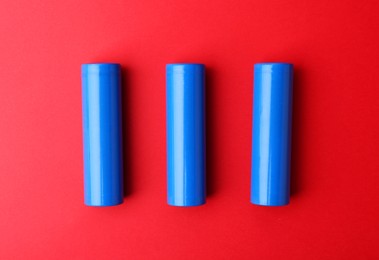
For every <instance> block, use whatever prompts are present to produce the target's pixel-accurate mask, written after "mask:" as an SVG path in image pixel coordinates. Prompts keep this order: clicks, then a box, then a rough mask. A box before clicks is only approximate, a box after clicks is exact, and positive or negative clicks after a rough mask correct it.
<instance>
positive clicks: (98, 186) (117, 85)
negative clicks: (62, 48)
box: [82, 63, 123, 206]
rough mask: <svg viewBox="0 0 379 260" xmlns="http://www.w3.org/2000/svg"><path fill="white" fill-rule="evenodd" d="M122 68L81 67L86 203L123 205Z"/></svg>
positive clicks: (88, 65)
mask: <svg viewBox="0 0 379 260" xmlns="http://www.w3.org/2000/svg"><path fill="white" fill-rule="evenodd" d="M120 74H121V73H120V65H119V64H111V63H98V64H83V65H82V109H83V146H84V203H85V204H86V205H88V206H113V205H118V204H121V203H122V202H123V160H122V129H121V128H122V127H121V80H120Z"/></svg>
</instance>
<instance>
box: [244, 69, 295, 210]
mask: <svg viewBox="0 0 379 260" xmlns="http://www.w3.org/2000/svg"><path fill="white" fill-rule="evenodd" d="M292 78H293V66H292V64H288V63H259V64H255V66H254V105H253V107H254V108H253V149H252V178H251V180H252V183H251V199H250V200H251V203H253V204H258V205H264V206H282V205H287V204H288V203H289V196H290V161H291V121H292V81H293V79H292Z"/></svg>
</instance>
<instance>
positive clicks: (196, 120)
mask: <svg viewBox="0 0 379 260" xmlns="http://www.w3.org/2000/svg"><path fill="white" fill-rule="evenodd" d="M204 74H205V67H204V65H202V64H168V65H167V66H166V113H167V114H166V116H167V190H168V198H167V200H168V204H169V205H172V206H198V205H202V204H204V203H205V197H206V192H205V100H204V98H205V87H204V85H205V83H204V80H205V75H204Z"/></svg>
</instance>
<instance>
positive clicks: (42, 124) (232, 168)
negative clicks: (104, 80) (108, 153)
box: [0, 0, 379, 259]
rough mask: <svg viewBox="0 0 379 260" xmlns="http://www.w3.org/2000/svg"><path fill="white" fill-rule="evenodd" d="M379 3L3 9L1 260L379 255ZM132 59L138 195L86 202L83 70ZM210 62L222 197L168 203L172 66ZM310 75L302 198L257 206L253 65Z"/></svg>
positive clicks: (297, 128)
mask: <svg viewBox="0 0 379 260" xmlns="http://www.w3.org/2000/svg"><path fill="white" fill-rule="evenodd" d="M378 11H379V4H378V2H377V1H376V0H370V1H369V0H367V1H342V0H338V1H330V0H327V1H326V0H317V1H303V0H290V1H289V0H282V1H271V0H253V1H251V0H238V1H236V0H234V1H231V0H230V1H219V0H210V1H204V0H202V1H201V0H194V1H190V0H182V1H177V0H161V1H153V0H150V1H122V0H119V1H105V0H97V1H90V0H81V1H74V0H66V1H48V0H41V1H36V0H33V1H30V0H14V1H2V3H1V8H0V35H1V41H0V61H1V63H0V86H1V87H0V114H1V116H0V158H1V159H0V172H1V174H0V259H375V258H376V259H378V257H379V246H378V240H379V202H378V201H379V193H378V190H379V188H378V187H379V159H378V156H379V149H378V146H379V138H378V132H379V131H378V130H379V121H378V116H379V104H378V99H379V88H378V87H379V83H378V82H379V80H378V75H379V70H378V69H379V65H378V64H379V63H378V60H379V47H378V46H379V33H378V32H379V19H378V16H377V14H378ZM99 61H113V62H120V63H121V64H122V65H123V66H124V68H125V71H126V73H125V86H124V90H125V93H124V104H125V116H124V120H125V125H126V129H125V133H126V135H125V136H126V139H127V140H126V144H125V149H126V151H127V152H126V155H125V159H126V164H127V166H126V170H127V176H126V178H127V182H128V185H127V187H128V195H127V196H126V199H125V203H124V204H123V205H121V206H118V207H112V208H90V207H85V206H84V205H83V180H82V168H83V162H82V130H81V82H80V64H81V63H85V62H99ZM184 61H187V62H202V63H205V64H206V65H207V69H208V70H207V81H208V82H207V83H208V85H207V95H208V97H207V116H208V121H207V126H208V129H207V132H208V140H207V145H208V147H207V149H208V175H209V176H208V177H209V178H208V183H209V185H208V186H209V187H208V189H209V197H208V200H207V204H206V205H205V206H202V207H197V208H174V207H169V206H168V205H166V173H165V170H166V164H165V163H166V157H165V64H166V63H170V62H184ZM261 61H289V62H293V63H294V64H295V67H296V72H295V93H294V95H295V98H294V102H295V104H294V143H293V182H292V184H293V185H292V191H293V196H292V199H291V204H290V206H288V207H280V208H268V207H258V206H253V205H251V204H250V203H249V189H250V183H249V182H250V153H251V152H250V151H251V145H250V143H251V117H252V111H251V108H252V67H253V64H254V63H256V62H261Z"/></svg>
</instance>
